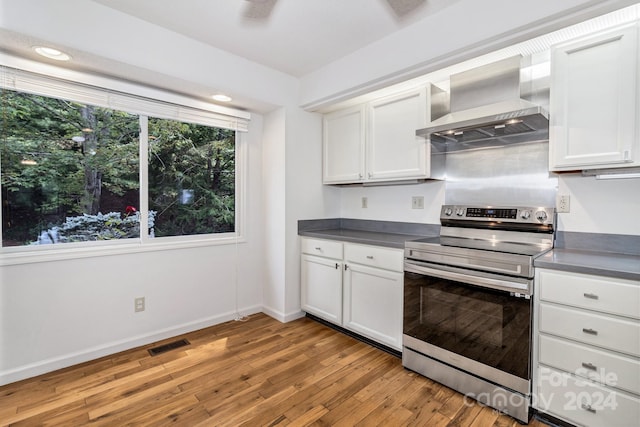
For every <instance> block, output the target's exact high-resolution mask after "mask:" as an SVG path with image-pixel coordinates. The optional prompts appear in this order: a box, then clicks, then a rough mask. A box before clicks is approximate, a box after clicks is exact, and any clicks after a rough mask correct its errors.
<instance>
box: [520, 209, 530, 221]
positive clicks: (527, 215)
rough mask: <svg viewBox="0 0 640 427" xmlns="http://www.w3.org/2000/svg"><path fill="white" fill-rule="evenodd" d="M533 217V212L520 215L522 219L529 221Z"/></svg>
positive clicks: (524, 212) (523, 212)
mask: <svg viewBox="0 0 640 427" xmlns="http://www.w3.org/2000/svg"><path fill="white" fill-rule="evenodd" d="M530 217H531V212H529V211H522V212H521V213H520V218H522V219H529V218H530Z"/></svg>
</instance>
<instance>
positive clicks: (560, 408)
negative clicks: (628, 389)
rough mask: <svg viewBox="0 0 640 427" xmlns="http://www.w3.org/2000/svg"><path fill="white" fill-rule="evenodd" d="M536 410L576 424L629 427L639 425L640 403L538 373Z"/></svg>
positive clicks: (600, 388)
mask: <svg viewBox="0 0 640 427" xmlns="http://www.w3.org/2000/svg"><path fill="white" fill-rule="evenodd" d="M534 403H535V407H536V408H537V409H538V410H542V411H543V412H548V413H549V414H551V415H555V416H557V417H559V418H561V419H564V420H567V421H569V422H571V423H572V424H577V425H584V426H607V427H617V426H620V427H629V426H636V425H638V419H640V400H638V399H637V398H635V397H633V396H630V395H628V394H626V393H623V392H617V391H613V390H611V389H609V388H607V387H603V386H600V385H596V384H593V383H592V382H590V381H587V380H583V379H580V378H575V377H573V376H571V375H569V374H566V373H561V372H559V371H556V370H554V369H550V368H546V367H541V368H540V369H539V370H538V395H537V396H534Z"/></svg>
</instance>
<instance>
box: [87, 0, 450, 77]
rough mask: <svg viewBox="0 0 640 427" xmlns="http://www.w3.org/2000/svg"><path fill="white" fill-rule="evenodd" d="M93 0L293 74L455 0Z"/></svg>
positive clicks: (356, 47) (352, 50) (342, 54)
mask: <svg viewBox="0 0 640 427" xmlns="http://www.w3.org/2000/svg"><path fill="white" fill-rule="evenodd" d="M93 1H95V2H96V3H100V4H102V5H105V6H108V7H111V8H113V9H116V10H119V11H120V12H124V13H127V14H129V15H132V16H135V17H137V18H140V19H143V20H145V21H147V22H150V23H152V24H156V25H158V26H161V27H164V28H166V29H169V30H172V31H175V32H177V33H180V34H182V35H184V36H187V37H189V38H192V39H195V40H198V41H201V42H203V43H206V44H208V45H211V46H214V47H217V48H220V49H223V50H225V51H228V52H231V53H234V54H236V55H239V56H241V57H244V58H247V59H249V60H251V61H254V62H257V63H259V64H263V65H265V66H267V67H270V68H273V69H276V70H279V71H282V72H283V73H286V74H290V75H292V76H295V77H301V76H303V75H305V74H308V73H310V72H312V71H314V70H316V69H318V68H321V67H323V66H324V65H326V64H328V63H330V62H333V61H334V60H336V59H338V58H341V57H343V56H345V55H347V54H349V53H352V52H354V51H356V50H358V49H360V48H362V47H363V46H366V45H368V44H370V43H373V42H374V41H377V40H379V39H382V38H384V37H386V36H388V35H389V34H391V33H393V32H395V31H397V30H399V29H401V28H403V27H405V26H408V25H410V24H412V23H415V22H417V21H419V20H421V19H423V18H425V17H427V16H429V15H431V14H433V13H436V12H437V11H439V10H441V9H443V8H447V7H450V6H451V5H453V4H454V3H457V2H458V1H461V0H253V1H248V0H180V1H176V0H135V1H132V0H93ZM262 12H265V13H262ZM268 12H270V13H268Z"/></svg>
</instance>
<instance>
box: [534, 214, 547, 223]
mask: <svg viewBox="0 0 640 427" xmlns="http://www.w3.org/2000/svg"><path fill="white" fill-rule="evenodd" d="M536 219H537V220H538V221H540V222H544V221H546V219H547V213H546V212H545V211H538V212H536Z"/></svg>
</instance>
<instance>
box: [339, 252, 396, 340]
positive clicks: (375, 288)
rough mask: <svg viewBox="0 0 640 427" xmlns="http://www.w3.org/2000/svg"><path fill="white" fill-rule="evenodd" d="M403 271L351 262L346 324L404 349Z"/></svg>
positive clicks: (346, 287) (346, 290)
mask: <svg viewBox="0 0 640 427" xmlns="http://www.w3.org/2000/svg"><path fill="white" fill-rule="evenodd" d="M403 277H404V276H403V273H399V272H394V271H387V270H382V269H379V268H372V267H367V266H363V265H359V264H348V265H347V267H346V270H345V275H344V321H343V326H344V327H345V328H348V329H351V330H353V331H354V332H357V333H359V334H361V335H364V336H366V337H369V338H371V339H373V340H375V341H378V342H380V343H382V344H385V345H388V346H389V347H392V348H394V349H396V350H402V292H403V290H402V284H403Z"/></svg>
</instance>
